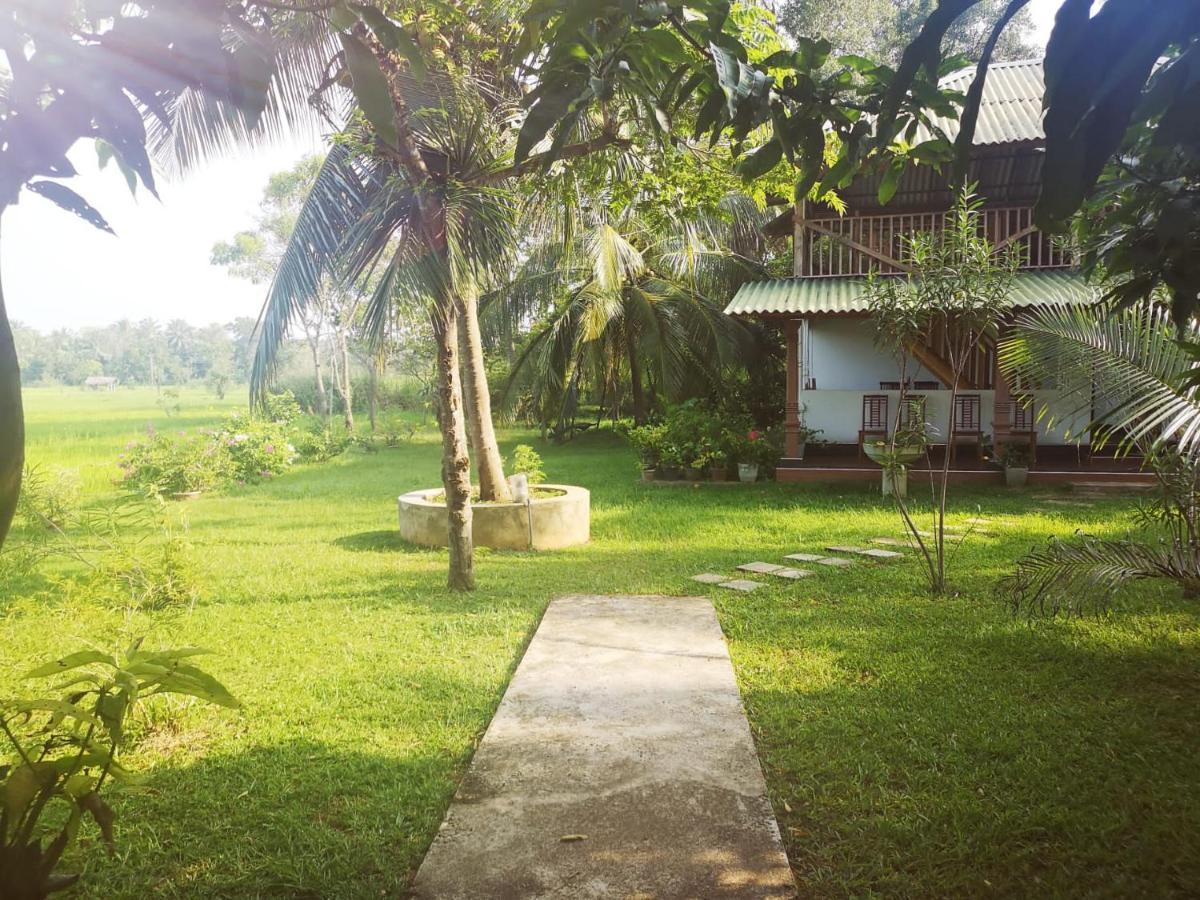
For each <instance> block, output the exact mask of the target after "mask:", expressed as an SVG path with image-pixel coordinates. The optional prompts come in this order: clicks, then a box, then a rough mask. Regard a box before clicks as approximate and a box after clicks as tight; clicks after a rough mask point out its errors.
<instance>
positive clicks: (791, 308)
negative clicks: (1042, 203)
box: [725, 270, 1099, 316]
mask: <svg viewBox="0 0 1200 900" xmlns="http://www.w3.org/2000/svg"><path fill="white" fill-rule="evenodd" d="M866 288H867V279H865V278H780V279H775V280H772V281H752V282H750V283H749V284H744V285H742V287H741V289H740V290H738V292H737V294H735V295H734V297H733V299H732V300H731V301H729V305H728V306H726V307H725V313H726V315H730V316H748V315H756V314H760V313H796V314H799V315H814V314H820V313H856V312H866V311H867V299H866ZM1098 298H1099V293H1098V292H1097V291H1096V290H1095V288H1093V287H1092V286H1091V285H1089V284H1088V283H1087V282H1086V281H1085V280H1084V278H1083V276H1082V275H1080V274H1079V273H1077V272H1068V271H1062V270H1054V271H1045V272H1018V273H1017V275H1016V276H1015V277H1014V278H1013V287H1012V295H1011V300H1012V305H1013V306H1054V305H1059V304H1077V303H1090V302H1094V301H1095V300H1097V299H1098Z"/></svg>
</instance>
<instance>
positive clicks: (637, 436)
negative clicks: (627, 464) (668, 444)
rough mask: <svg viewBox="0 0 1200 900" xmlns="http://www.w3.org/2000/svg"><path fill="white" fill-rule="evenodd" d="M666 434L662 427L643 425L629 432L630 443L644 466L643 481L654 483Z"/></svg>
mask: <svg viewBox="0 0 1200 900" xmlns="http://www.w3.org/2000/svg"><path fill="white" fill-rule="evenodd" d="M664 433H665V429H664V428H663V426H661V425H642V426H641V427H638V428H631V429H630V430H629V443H630V445H631V446H632V447H633V449H634V452H635V453H637V455H638V461H639V462H640V463H641V466H642V481H653V480H654V478H655V475H656V474H657V472H658V468H659V466H660V465H661V456H662V445H663V437H664Z"/></svg>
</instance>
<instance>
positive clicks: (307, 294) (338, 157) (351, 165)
mask: <svg viewBox="0 0 1200 900" xmlns="http://www.w3.org/2000/svg"><path fill="white" fill-rule="evenodd" d="M369 199H370V183H369V182H368V181H367V180H365V179H364V175H363V171H362V169H361V167H360V166H358V165H356V159H355V157H354V155H353V153H352V152H351V151H350V150H349V149H347V148H346V147H344V146H342V145H335V146H334V147H333V148H332V149H331V150H330V151H329V154H328V155H327V156H326V157H325V161H324V162H323V163H322V164H321V168H320V169H319V170H318V172H317V177H316V179H315V180H314V182H313V185H312V187H311V188H310V189H309V192H308V195H307V196H306V197H305V199H304V204H303V206H302V207H301V209H300V213H299V214H298V215H297V217H296V224H295V228H294V229H293V231H292V235H291V237H290V238H289V240H288V243H287V247H286V248H285V249H284V253H283V257H282V258H281V260H280V262H279V267H278V269H277V270H276V272H275V277H274V278H273V279H272V281H271V287H270V289H269V290H268V292H267V300H266V302H265V304H264V305H263V309H262V312H261V313H260V315H259V319H258V325H257V328H256V334H257V345H256V347H255V351H254V364H253V368H252V371H251V379H250V383H251V396H252V398H253V399H254V400H256V401H257V400H260V399H261V398H262V396H263V393H264V391H265V390H266V388H267V386H268V385H269V383H270V381H271V378H272V377H273V375H274V373H275V366H276V363H277V355H278V351H279V348H280V346H281V345H282V344H283V342H284V340H285V339H286V337H287V333H288V329H289V327H290V326H291V325H292V323H293V322H295V321H296V320H297V319H298V318H299V317H300V315H301V314H302V313H303V311H304V310H305V309H306V308H307V307H308V306H309V305H310V304H311V303H313V302H314V301H315V300H316V299H317V297H318V294H319V292H320V291H321V290H322V287H323V285H324V284H325V283H326V282H328V281H329V280H330V279H331V278H332V277H333V276H334V273H335V271H336V268H337V265H338V259H339V256H338V254H339V251H340V250H341V247H342V242H343V239H344V236H345V234H346V232H347V231H348V230H349V229H350V226H351V225H352V224H353V223H354V222H355V220H356V219H357V218H358V217H359V216H360V215H361V214H362V211H363V209H364V208H365V206H366V205H367V203H368V201H369Z"/></svg>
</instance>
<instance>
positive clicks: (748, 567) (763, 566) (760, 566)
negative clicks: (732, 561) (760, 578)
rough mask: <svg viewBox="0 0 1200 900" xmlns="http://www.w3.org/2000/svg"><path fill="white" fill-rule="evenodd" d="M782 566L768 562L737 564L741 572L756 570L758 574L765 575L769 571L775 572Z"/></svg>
mask: <svg viewBox="0 0 1200 900" xmlns="http://www.w3.org/2000/svg"><path fill="white" fill-rule="evenodd" d="M782 568H783V566H777V565H775V563H769V562H750V563H745V564H743V565H740V566H738V570H739V571H741V572H757V573H758V574H759V575H766V574H767V573H769V572H776V571H778V570H779V569H782Z"/></svg>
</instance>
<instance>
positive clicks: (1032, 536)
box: [0, 389, 1200, 898]
mask: <svg viewBox="0 0 1200 900" xmlns="http://www.w3.org/2000/svg"><path fill="white" fill-rule="evenodd" d="M234 402H235V401H234V400H232V399H231V400H229V401H226V402H225V403H223V404H217V403H215V402H214V401H213V400H212V399H211V398H208V397H206V396H205V395H203V394H201V393H199V392H195V393H190V392H185V393H184V395H183V397H182V406H183V409H182V411H181V412H180V413H179V414H178V415H177V416H174V417H172V418H171V419H170V420H167V419H166V418H165V416H164V415H163V414H162V411H161V410H159V409H158V408H157V407H156V406H155V403H154V395H153V392H151V391H139V390H124V389H123V390H120V391H118V392H116V393H114V394H107V395H96V394H83V393H80V392H78V391H58V390H51V389H36V390H31V391H28V392H27V394H26V403H27V407H28V411H29V426H30V457H31V459H32V461H34V462H42V463H46V464H50V465H61V466H66V467H70V468H78V469H81V471H82V477H83V479H84V482H85V485H86V486H87V488H88V490H89V492H90V493H91V494H92V495H96V494H99V493H100V492H104V491H111V490H112V488H111V486H110V479H111V478H112V477H113V476H115V474H116V471H117V470H116V468H115V461H116V458H117V454H118V453H120V452H121V447H122V445H123V444H124V443H125V442H126V441H127V440H129V439H131V438H133V437H136V436H137V432H138V430H139V429H141V428H143V427H144V425H145V423H146V422H147V421H150V420H152V421H154V422H155V423H156V425H157V426H158V427H159V428H160V429H161V428H188V427H194V426H195V425H197V424H200V423H202V422H207V421H214V420H215V418H217V417H219V415H220V413H221V407H229V406H231V404H232V403H234ZM501 438H502V443H503V445H504V450H505V451H506V452H508V451H511V448H512V446H513V445H514V444H516V443H518V442H522V441H524V442H529V443H535V445H536V446H537V449H538V450H539V451H540V452H541V453H542V454H543V456H544V457H545V462H546V465H545V467H546V469H547V472H548V474H549V476H550V480H552V481H557V482H568V483H574V484H580V485H583V486H585V487H587V488H589V489H591V491H592V530H593V541H592V543H591V544H590V545H588V546H586V547H581V548H576V549H574V550H568V551H562V552H557V553H552V554H542V555H534V554H520V553H494V552H489V551H486V550H484V551H480V552H479V554H478V560H477V566H478V578H479V590H477V591H476V592H475V593H473V594H471V595H469V596H457V595H452V594H450V593H448V592H447V591H446V590H445V587H444V581H445V565H446V558H445V554H444V553H442V552H433V551H424V550H415V549H412V548H408V547H405V546H403V545H402V544H400V543H399V541H398V540H397V537H396V528H395V521H394V519H395V497H396V495H397V494H399V493H401V492H403V491H405V490H409V489H412V488H416V487H421V486H432V485H435V484H437V483H438V447H437V443H436V439H435V435H434V433H433V432H432V431H431V430H430V431H427V432H425V433H423V434H422V435H421V436H419V437H418V438H417V439H416V440H415V441H414V442H412V443H411V444H407V445H405V446H403V447H401V448H397V449H388V450H382V451H380V452H378V453H363V452H361V451H354V452H351V453H348V454H346V455H344V456H342V457H339V458H337V459H335V460H333V461H331V462H328V463H325V464H322V465H314V466H304V467H300V468H298V469H296V470H294V471H293V472H291V473H289V474H287V475H286V476H284V477H282V478H280V479H278V480H277V481H275V482H272V483H268V484H263V485H259V486H255V487H248V488H244V489H238V490H235V491H233V492H230V493H228V494H225V495H222V496H213V497H205V498H202V499H200V500H197V501H194V502H191V503H185V504H178V505H175V506H173V507H172V513H173V514H174V515H176V516H179V517H182V518H183V519H185V520H186V522H187V526H188V532H187V534H188V540H189V541H190V543H191V545H192V554H193V555H194V558H195V559H196V560H197V562H198V564H199V566H200V567H201V573H202V574H201V578H202V582H203V592H202V599H201V600H200V602H198V603H197V605H196V606H195V607H194V608H192V609H183V610H174V611H166V612H157V613H152V614H142V613H138V614H128V613H126V612H125V611H122V610H120V609H110V608H104V607H100V606H97V605H95V604H93V603H89V602H87V601H86V600H79V599H74V600H61V599H56V598H55V595H54V592H53V589H52V587H51V586H50V585H49V584H48V582H46V581H44V580H43V581H40V582H39V581H26V582H22V583H21V585H19V586H18V587H17V589H14V587H13V586H12V585H9V586H4V585H2V584H0V592H4V594H3V595H0V648H2V649H0V690H2V691H3V692H4V693H8V692H10V691H13V690H16V689H17V686H18V682H17V681H16V676H17V674H18V673H19V672H20V671H22V670H24V669H26V668H28V667H29V666H30V665H31V664H33V663H34V662H41V661H44V660H46V659H47V658H49V657H53V656H56V655H60V654H61V653H63V652H65V651H68V650H72V649H76V648H77V647H78V646H79V645H80V644H83V643H88V642H98V643H101V644H104V645H107V644H109V643H113V642H117V641H123V640H126V639H127V638H128V637H129V636H131V635H140V634H146V635H148V643H149V644H153V645H164V646H165V645H171V646H176V645H184V644H200V645H202V646H205V647H208V648H210V649H212V650H213V651H214V655H213V656H211V657H209V658H208V659H207V661H206V663H205V664H206V666H207V668H208V669H209V670H210V671H212V672H213V673H214V674H216V675H217V676H218V677H219V678H221V679H222V680H223V681H224V682H225V683H226V684H227V685H228V686H229V687H230V688H231V689H232V690H233V692H234V693H235V694H236V695H237V696H238V697H239V698H240V699H241V700H242V701H243V703H244V704H245V709H244V710H243V711H241V712H230V711H225V710H217V709H214V708H211V707H203V706H195V705H186V704H176V705H175V706H172V707H171V708H170V709H167V710H164V711H160V712H158V713H156V715H155V716H154V717H153V718H152V720H151V721H150V722H149V723H148V724H147V727H146V734H145V737H144V738H143V739H142V740H141V742H140V744H139V745H138V746H137V748H136V750H135V751H134V752H133V753H132V754H131V755H130V756H129V757H128V758H127V759H126V763H127V764H128V765H130V766H132V767H133V768H134V769H136V770H139V771H141V772H143V773H145V774H146V776H147V777H146V781H145V784H144V785H143V786H142V787H141V789H139V790H137V791H126V792H123V793H118V792H115V791H114V792H113V793H112V794H111V798H112V799H113V802H114V805H115V806H116V807H117V810H118V814H119V820H118V848H119V849H118V852H117V855H116V856H115V857H114V858H108V857H107V856H106V855H105V854H104V853H103V852H102V850H101V848H100V847H99V845H98V844H97V843H95V842H94V841H91V842H87V843H85V845H84V846H83V848H82V849H81V852H80V853H77V854H76V856H75V858H74V859H73V860H72V862H73V863H74V864H76V865H82V866H84V867H85V868H86V873H87V874H86V880H85V886H84V888H83V889H82V890H81V891H79V895H81V896H94V897H122V898H125V897H128V898H140V897H186V898H194V897H259V896H282V897H380V896H389V897H398V896H403V894H404V892H405V889H406V886H407V884H408V882H409V880H410V878H411V876H412V873H413V872H414V870H415V868H416V866H417V865H418V864H419V862H420V860H421V857H422V854H423V853H424V851H425V849H426V847H427V846H428V844H429V842H430V840H431V839H432V837H433V834H434V831H435V829H436V828H437V825H438V822H439V821H440V820H441V817H442V815H443V813H444V811H445V808H446V806H447V804H448V803H449V800H450V798H451V796H452V794H453V792H454V789H455V785H456V782H457V779H458V778H459V777H460V775H461V773H462V772H463V770H464V768H465V766H466V765H467V763H468V761H469V759H470V755H471V752H472V749H473V747H474V745H475V742H476V740H478V738H479V736H480V735H481V734H482V732H483V730H484V728H485V727H486V726H487V723H488V721H489V718H490V716H491V714H492V712H493V711H494V709H495V707H496V705H497V704H498V702H499V699H500V696H501V694H502V692H503V690H504V687H505V684H506V683H507V680H508V678H509V675H510V673H511V672H512V670H513V669H514V668H515V666H516V664H517V662H518V661H519V659H520V656H521V652H522V649H523V647H524V646H525V644H526V642H527V641H528V639H529V637H530V636H531V634H532V632H533V630H534V629H535V628H536V626H537V623H538V619H539V617H540V616H541V614H542V611H543V610H544V609H545V606H546V604H547V602H548V601H549V600H551V599H552V598H554V597H556V596H559V595H562V594H568V593H582V592H590V593H671V594H678V593H692V594H700V593H702V592H703V587H702V586H701V585H698V584H695V583H693V582H690V581H688V580H687V576H689V575H692V574H695V573H697V572H701V571H707V570H712V571H728V570H730V569H732V567H733V566H734V565H736V564H738V563H742V562H746V561H749V560H752V559H764V560H775V561H780V557H781V556H782V555H783V554H785V553H790V552H794V551H798V550H806V549H810V548H819V547H820V546H822V545H824V544H827V543H834V542H862V541H865V540H867V539H869V538H871V537H875V536H883V535H898V534H899V523H898V519H897V516H896V515H895V513H894V512H893V511H892V510H891V508H890V507H889V506H888V504H887V503H885V502H884V501H883V500H881V498H879V497H878V496H877V494H876V493H872V492H871V491H869V490H868V489H867V488H865V487H862V488H858V487H846V486H839V487H836V488H820V487H809V486H787V485H774V484H762V485H757V486H753V487H725V488H720V487H711V486H686V487H665V486H654V485H641V484H638V483H637V482H636V480H635V479H636V466H635V464H634V460H633V457H632V455H631V454H630V453H629V451H628V450H627V448H626V447H625V446H624V445H623V442H621V441H620V440H619V439H617V438H615V437H614V436H612V435H611V434H608V433H600V434H589V435H586V436H584V437H582V438H579V439H578V440H576V441H575V442H573V443H572V444H570V445H568V446H566V447H562V448H558V447H552V446H548V445H543V444H541V442H535V439H534V437H533V436H532V435H529V434H525V433H519V432H505V433H502V435H501ZM977 511H978V512H979V513H980V514H981V515H983V516H984V517H986V518H988V519H990V520H991V522H992V524H991V525H990V526H989V527H990V529H991V531H992V534H990V535H979V536H975V537H972V539H971V540H970V541H968V543H967V544H966V545H965V546H964V547H963V548H962V549H961V550H960V551H959V552H958V553H957V555H956V556H955V558H954V560H953V562H952V580H953V582H954V586H955V588H956V593H955V595H954V596H952V597H949V598H946V599H937V600H934V599H930V598H929V597H928V596H927V595H926V594H925V593H924V592H923V590H922V582H921V579H920V573H919V571H918V569H917V566H916V564H915V563H914V562H912V561H908V562H904V563H895V564H886V563H882V564H876V563H865V564H860V565H857V566H855V567H854V568H853V569H852V570H848V571H844V572H839V571H833V570H830V571H822V572H821V573H820V575H819V577H814V578H810V579H807V580H804V581H801V582H798V583H785V584H781V585H772V587H771V588H770V589H769V590H764V591H759V592H758V593H755V594H753V595H749V596H746V595H740V594H739V595H735V596H727V595H726V594H724V593H721V594H720V595H718V596H716V597H715V600H716V602H717V608H718V611H719V613H720V617H721V622H722V626H723V628H724V630H725V633H726V636H727V637H728V639H729V643H730V647H731V651H732V655H733V660H734V665H735V667H736V670H737V675H738V679H739V682H740V685H741V689H742V693H743V696H744V698H745V702H746V706H747V709H748V712H749V716H750V721H751V724H752V726H753V729H754V733H755V737H756V740H757V742H758V747H759V753H760V756H761V758H762V761H763V765H764V767H765V770H766V775H767V781H768V784H769V787H770V791H771V795H772V800H773V802H774V804H775V810H776V814H777V816H778V817H779V821H780V825H781V827H782V829H783V833H784V837H785V840H786V842H787V847H788V852H789V854H790V857H791V860H792V864H793V866H794V869H795V872H796V877H797V880H798V881H799V883H800V886H801V889H802V891H803V893H805V894H806V895H812V896H817V897H842V896H845V897H850V896H855V897H858V896H870V895H877V896H924V897H944V896H991V895H998V896H1079V897H1082V896H1089V897H1090V896H1138V895H1140V896H1169V895H1175V896H1195V895H1197V894H1200V774H1198V772H1197V766H1196V761H1197V758H1198V757H1197V754H1198V752H1200V721H1198V719H1197V712H1196V710H1197V709H1198V708H1200V704H1198V701H1200V615H1198V613H1200V608H1198V607H1197V606H1196V604H1195V603H1194V601H1184V600H1181V599H1180V598H1179V596H1178V594H1177V593H1176V592H1174V591H1172V590H1169V589H1159V588H1157V587H1150V588H1147V589H1144V590H1141V591H1139V592H1138V594H1137V596H1136V597H1133V598H1131V599H1130V600H1129V601H1128V602H1126V603H1125V604H1123V606H1122V608H1121V609H1120V610H1118V611H1117V612H1115V613H1114V614H1112V615H1111V616H1107V617H1103V618H1091V619H1085V620H1076V621H1053V622H1047V621H1038V622H1034V623H1030V622H1028V621H1026V620H1025V619H1018V618H1013V616H1012V615H1011V614H1010V613H1009V612H1008V610H1007V609H1006V608H1005V607H1004V606H1003V604H1002V603H1000V602H999V601H997V600H996V599H995V598H994V597H993V596H992V588H993V585H994V583H995V580H996V578H997V577H998V576H999V575H1001V574H1003V573H1005V572H1006V571H1007V570H1008V569H1009V566H1010V564H1011V562H1012V560H1014V559H1015V558H1016V557H1017V556H1018V555H1019V554H1020V553H1021V552H1022V551H1024V550H1026V549H1028V548H1029V547H1030V546H1031V545H1032V544H1034V543H1038V542H1041V541H1042V540H1043V539H1044V538H1045V537H1047V536H1048V535H1051V534H1058V535H1063V536H1066V535H1069V534H1071V533H1072V532H1074V531H1075V530H1077V529H1079V528H1086V529H1087V530H1089V531H1091V532H1093V533H1098V534H1117V533H1122V532H1124V531H1126V530H1128V529H1131V528H1134V527H1136V526H1135V525H1134V520H1133V518H1132V517H1131V515H1130V509H1129V507H1128V506H1127V505H1125V504H1123V503H1120V502H1117V501H1112V502H1103V503H1097V504H1096V505H1094V506H1091V507H1082V506H1081V507H1074V506H1049V505H1039V503H1038V501H1037V500H1036V499H1033V498H1032V497H1031V496H1030V495H1029V494H1026V493H1021V492H1007V491H1003V490H996V491H972V492H966V491H963V492H960V493H959V494H958V495H957V497H956V499H955V501H954V507H953V515H954V519H955V520H956V521H959V522H961V521H964V520H965V519H966V518H968V517H970V516H973V515H975V514H976V512H977ZM52 574H53V573H52V572H50V573H48V576H49V575H52Z"/></svg>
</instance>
